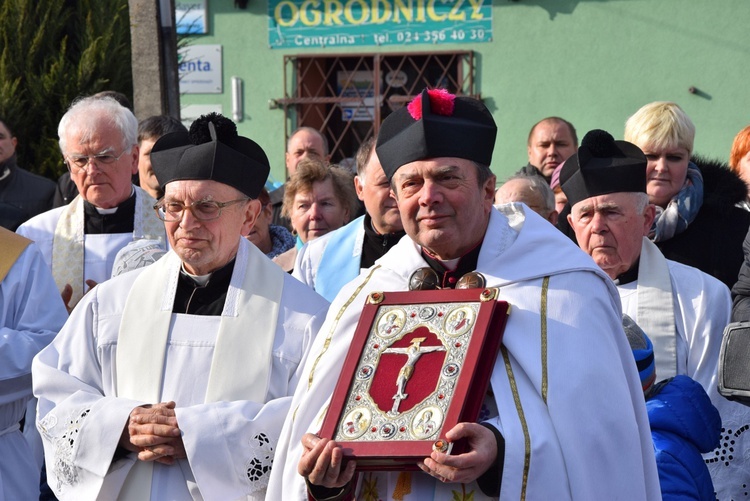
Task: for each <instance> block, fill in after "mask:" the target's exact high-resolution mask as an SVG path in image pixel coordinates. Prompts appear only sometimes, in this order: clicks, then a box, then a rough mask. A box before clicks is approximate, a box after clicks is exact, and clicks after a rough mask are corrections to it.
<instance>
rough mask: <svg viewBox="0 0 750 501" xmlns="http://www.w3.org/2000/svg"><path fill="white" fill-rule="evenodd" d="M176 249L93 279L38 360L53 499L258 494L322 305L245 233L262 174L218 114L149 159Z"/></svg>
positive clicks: (263, 163)
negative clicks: (139, 265)
mask: <svg viewBox="0 0 750 501" xmlns="http://www.w3.org/2000/svg"><path fill="white" fill-rule="evenodd" d="M151 159H152V164H153V169H154V172H155V174H156V177H157V179H158V180H159V184H160V185H161V187H162V188H163V189H164V198H163V199H162V200H161V201H160V202H159V203H158V204H156V206H155V208H156V210H157V214H158V215H159V217H160V218H161V219H162V220H163V221H164V226H165V227H166V231H167V235H168V238H169V243H170V246H171V251H170V252H168V253H167V254H166V255H165V256H164V257H162V258H161V259H160V260H158V261H157V262H156V263H154V264H152V265H151V266H148V267H146V268H141V269H139V270H136V271H134V272H131V273H126V274H123V275H120V276H117V277H114V278H112V279H111V280H109V281H107V282H105V283H103V284H100V285H99V286H97V287H96V288H95V289H93V290H92V291H91V292H90V293H89V294H87V295H86V296H85V297H84V298H83V299H82V300H81V303H80V304H79V306H78V307H77V308H76V309H75V310H74V311H73V313H72V315H71V317H70V319H69V321H68V322H67V323H66V325H65V327H63V329H62V330H61V331H60V334H59V335H58V336H57V338H56V339H55V341H54V342H53V343H52V344H51V345H50V346H49V347H48V349H46V350H44V351H43V352H42V353H40V355H39V356H38V357H37V359H36V360H35V364H34V367H33V371H34V373H33V376H34V383H35V387H34V390H35V394H36V395H37V396H38V398H39V413H38V416H39V420H38V423H37V424H38V428H39V430H40V431H41V433H42V435H43V439H44V447H45V453H46V457H47V473H48V478H49V484H50V486H51V487H52V488H53V490H54V491H55V494H56V495H57V496H58V497H59V498H60V499H94V498H97V499H98V498H100V497H106V498H107V499H109V498H112V499H114V498H117V499H137V500H144V499H155V500H156V499H159V500H161V499H173V500H183V499H184V500H192V499H206V500H209V499H216V500H224V499H263V498H264V496H265V487H266V485H267V483H268V479H269V475H270V470H271V464H272V462H273V458H274V452H275V450H276V442H277V440H278V436H279V433H280V431H281V426H282V423H283V416H285V415H286V413H287V411H288V409H289V405H290V402H291V399H290V398H289V396H290V395H291V394H292V393H293V391H294V388H295V386H296V384H297V382H298V380H299V375H300V373H301V369H302V367H301V365H300V364H302V363H303V362H304V360H305V357H306V354H307V351H308V349H309V346H310V344H311V342H312V340H313V336H314V335H315V333H316V332H317V331H318V328H319V327H320V325H321V323H322V321H323V318H324V316H325V313H326V310H327V307H328V303H327V302H326V301H325V300H324V299H323V298H321V297H320V296H318V295H317V294H316V293H315V292H313V291H312V290H311V289H309V288H308V287H306V286H305V285H304V284H302V283H300V282H298V281H297V280H295V279H294V278H292V277H291V276H290V275H288V274H286V273H284V272H283V271H282V270H281V268H279V267H278V266H276V265H275V264H274V263H273V262H271V261H270V260H269V259H268V258H267V257H266V256H265V255H264V254H263V253H262V252H261V251H259V250H258V249H257V248H256V247H255V246H253V245H252V244H251V243H249V242H248V241H247V240H246V239H245V238H243V236H244V235H247V234H248V233H249V231H250V230H251V228H252V227H253V225H254V224H255V221H256V220H257V218H258V215H259V213H260V202H259V201H258V200H257V197H258V194H259V193H260V191H261V189H262V188H263V185H264V183H265V181H266V178H267V176H268V172H269V168H270V167H269V163H268V159H267V157H266V155H265V153H264V152H263V150H262V149H261V147H260V146H258V145H257V144H256V143H255V142H253V141H251V140H250V139H248V138H245V137H241V136H238V135H237V132H236V128H235V126H234V123H232V122H231V121H230V120H228V119H226V118H225V117H222V116H220V115H216V114H212V115H208V116H205V117H201V119H199V120H198V121H196V123H194V124H193V126H192V127H191V130H190V133H189V134H188V133H184V132H175V133H171V134H167V135H165V136H163V137H162V138H160V139H159V140H158V141H157V142H156V144H155V145H154V148H153V150H152V152H151Z"/></svg>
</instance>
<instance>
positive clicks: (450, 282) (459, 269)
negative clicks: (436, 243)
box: [422, 242, 482, 289]
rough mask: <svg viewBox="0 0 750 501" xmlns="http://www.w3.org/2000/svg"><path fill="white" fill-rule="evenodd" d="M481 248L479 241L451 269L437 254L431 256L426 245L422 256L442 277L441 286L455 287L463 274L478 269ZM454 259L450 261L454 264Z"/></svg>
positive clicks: (446, 287) (444, 287)
mask: <svg viewBox="0 0 750 501" xmlns="http://www.w3.org/2000/svg"><path fill="white" fill-rule="evenodd" d="M481 249H482V242H479V243H478V244H477V245H476V246H474V248H473V249H471V250H470V251H469V252H467V253H466V254H464V255H463V256H461V257H460V258H458V264H457V265H456V267H455V268H454V269H453V270H450V269H448V266H445V264H444V263H446V262H444V261H441V260H439V259H437V258H436V257H435V256H431V255H430V254H429V253H428V252H427V250H426V249H425V248H424V247H422V257H423V258H424V260H425V261H427V264H429V265H430V268H432V269H433V270H435V272H437V274H438V276H439V277H441V278H440V282H441V283H440V287H442V288H443V289H453V288H455V287H456V282H458V280H459V279H460V278H461V277H462V276H464V275H466V274H467V273H470V272H472V271H475V270H476V269H477V263H478V261H479V251H480V250H481ZM452 261H454V260H450V261H448V262H450V263H451V264H452Z"/></svg>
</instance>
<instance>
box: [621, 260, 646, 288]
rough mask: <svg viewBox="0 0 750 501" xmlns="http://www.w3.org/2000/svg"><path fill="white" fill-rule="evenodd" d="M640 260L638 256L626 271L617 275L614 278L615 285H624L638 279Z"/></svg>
mask: <svg viewBox="0 0 750 501" xmlns="http://www.w3.org/2000/svg"><path fill="white" fill-rule="evenodd" d="M640 262H641V259H640V258H638V259H637V260H636V262H635V263H633V266H631V267H630V269H629V270H628V271H626V272H625V273H622V274H621V275H618V276H617V278H615V285H625V284H629V283H631V282H635V281H636V280H638V265H639V264H640Z"/></svg>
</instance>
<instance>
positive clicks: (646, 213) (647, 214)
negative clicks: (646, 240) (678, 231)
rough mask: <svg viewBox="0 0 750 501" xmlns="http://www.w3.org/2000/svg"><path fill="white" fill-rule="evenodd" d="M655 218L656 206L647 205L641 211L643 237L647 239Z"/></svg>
mask: <svg viewBox="0 0 750 501" xmlns="http://www.w3.org/2000/svg"><path fill="white" fill-rule="evenodd" d="M655 218H656V206H655V205H654V204H648V205H647V206H646V208H645V209H644V210H643V236H644V237H647V236H648V234H649V232H650V231H651V225H653V224H654V219H655Z"/></svg>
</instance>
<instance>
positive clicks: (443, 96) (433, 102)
mask: <svg viewBox="0 0 750 501" xmlns="http://www.w3.org/2000/svg"><path fill="white" fill-rule="evenodd" d="M427 95H428V96H429V97H430V110H431V111H432V113H433V114H434V115H443V116H447V117H449V116H451V115H453V107H454V106H455V99H456V96H455V95H453V94H451V93H450V92H448V91H447V90H445V89H430V90H428V91H427ZM407 109H408V110H409V114H410V115H411V117H412V118H413V119H414V120H421V119H422V94H420V95H418V96H417V97H416V98H414V99H413V100H412V102H410V103H409V105H408V106H407Z"/></svg>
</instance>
